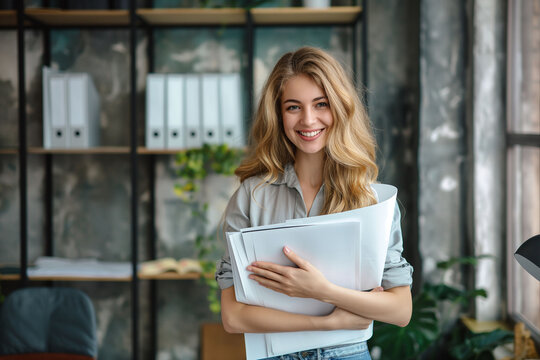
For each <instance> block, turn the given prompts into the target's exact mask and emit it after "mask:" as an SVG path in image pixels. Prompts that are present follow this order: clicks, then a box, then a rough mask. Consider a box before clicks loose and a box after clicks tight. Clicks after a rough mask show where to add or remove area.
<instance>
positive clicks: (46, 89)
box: [42, 66, 54, 149]
mask: <svg viewBox="0 0 540 360" xmlns="http://www.w3.org/2000/svg"><path fill="white" fill-rule="evenodd" d="M53 73H54V70H52V69H50V68H48V67H46V66H44V67H43V72H42V89H43V147H44V148H46V149H50V148H51V140H52V119H51V92H50V83H49V82H50V80H49V79H50V77H51V74H53Z"/></svg>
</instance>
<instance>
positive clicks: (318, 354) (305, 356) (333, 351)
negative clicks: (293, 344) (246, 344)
mask: <svg viewBox="0 0 540 360" xmlns="http://www.w3.org/2000/svg"><path fill="white" fill-rule="evenodd" d="M368 351H369V350H368V346H367V343H366V342H365V341H362V342H358V343H353V344H345V345H336V346H328V347H323V348H318V349H311V350H304V351H299V352H295V353H291V354H287V355H281V356H275V357H270V358H267V359H266V360H315V359H321V360H324V359H334V358H341V357H346V356H351V355H355V354H361V353H364V352H365V353H368ZM368 358H369V357H368Z"/></svg>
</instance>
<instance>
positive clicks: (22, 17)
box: [0, 0, 368, 360]
mask: <svg viewBox="0 0 540 360" xmlns="http://www.w3.org/2000/svg"><path fill="white" fill-rule="evenodd" d="M16 3H17V8H16V11H15V25H13V24H10V25H8V26H3V27H1V28H3V29H16V31H17V49H18V55H17V56H18V82H19V124H18V128H19V145H18V149H17V151H15V153H17V154H18V156H19V169H20V177H19V188H20V194H19V195H20V245H21V246H20V274H19V279H18V280H19V281H20V286H21V287H25V286H30V285H31V284H30V283H31V280H29V279H28V276H27V267H28V220H27V217H28V214H27V213H28V198H27V187H28V185H27V180H28V179H27V176H28V175H27V156H28V153H29V152H28V145H27V138H26V131H27V129H26V112H25V108H26V102H27V100H26V88H25V81H24V80H25V71H24V64H25V51H24V49H25V42H24V33H25V29H30V28H37V29H40V30H42V31H43V32H44V36H43V43H44V57H43V59H44V60H43V62H44V64H45V65H50V62H51V52H50V29H69V28H79V29H81V28H83V29H103V28H118V29H127V30H129V51H130V69H129V74H130V105H129V106H130V126H131V129H130V146H129V150H128V151H126V152H125V154H128V155H129V161H130V178H131V242H130V244H131V263H132V264H131V265H132V266H131V268H132V271H133V274H136V270H137V264H138V260H139V259H138V258H139V254H138V246H137V239H138V235H139V234H138V197H137V194H138V186H139V184H138V181H137V175H138V174H137V173H138V168H139V158H140V157H141V156H146V157H148V160H149V161H148V163H149V169H148V170H149V171H148V173H149V176H150V179H149V187H150V189H149V190H150V202H149V206H150V209H149V215H150V223H151V226H150V233H149V235H148V237H149V239H148V244H149V246H148V250H149V255H150V257H151V258H155V257H156V255H157V249H156V241H155V239H156V234H155V211H154V209H155V184H156V182H155V176H156V174H155V160H156V156H158V155H157V154H153V153H151V152H150V153H147V152H145V153H141V152H140V151H138V146H137V128H138V126H137V125H138V124H137V116H136V107H135V105H136V96H137V89H136V82H137V72H136V69H137V67H136V66H137V56H136V44H137V30H138V29H145V30H146V32H147V36H148V39H149V43H148V52H147V57H148V72H149V73H150V72H153V71H154V56H155V53H154V33H153V29H154V28H162V27H175V28H182V27H197V28H210V27H220V26H222V25H221V24H220V23H219V22H218V21H215V20H214V23H204V24H193V23H190V24H182V23H179V22H173V23H165V24H162V23H153V22H151V21H147V20H145V19H144V18H143V16H141V14H140V13H138V10H139V9H137V7H136V6H137V5H136V3H137V1H136V0H130V1H129V8H128V9H127V10H126V11H127V14H124V13H122V15H121V16H123V19H124V21H121V22H122V23H115V22H114V21H113V23H110V22H99V21H96V22H94V23H92V22H90V23H85V24H81V25H77V24H76V23H74V21H75V20H74V19H72V20H71V21H68V22H67V23H55V22H54V21H53V23H48V22H47V21H46V20H43V19H42V18H39V16H36V15H35V13H32V14H29V13H28V12H27V10H26V9H25V8H24V2H23V1H17V2H16ZM109 3H110V4H109V9H107V10H108V11H115V9H114V7H113V1H110V2H109ZM44 5H45V6H47V5H48V1H45V3H44ZM61 5H63V6H65V5H66V2H65V1H64V2H61ZM361 5H362V8H361V9H362V10H361V11H360V10H359V8H357V7H356V8H351V9H353V10H354V13H353V17H352V18H351V19H349V20H346V21H332V22H324V23H320V22H310V21H309V19H308V20H307V21H306V20H305V19H306V15H303V16H304V18H303V19H304V20H303V21H302V22H295V21H289V22H287V21H285V22H283V21H276V22H273V21H272V20H270V21H268V20H266V21H263V22H257V20H256V15H257V10H256V9H255V10H246V11H245V20H244V21H243V22H241V23H240V24H232V25H228V26H234V27H238V26H239V27H242V28H243V29H244V34H245V39H244V46H245V48H244V55H245V56H246V59H247V64H246V66H244V67H243V68H244V71H245V73H244V79H245V83H244V86H245V87H246V88H245V90H246V91H247V94H248V96H247V104H246V106H245V108H246V109H247V114H252V112H253V106H254V94H253V93H254V90H253V70H254V69H253V59H254V36H255V30H256V28H258V27H268V26H272V27H274V26H306V25H317V26H336V25H339V26H352V29H353V31H352V54H351V55H352V64H353V72H354V74H353V75H354V79H355V80H356V78H357V76H356V72H357V62H358V59H357V52H358V45H359V44H358V42H359V41H358V35H357V33H358V30H361V37H360V39H361V41H360V42H361V57H362V67H361V75H362V76H361V78H362V82H363V83H364V85H365V86H367V63H368V62H367V21H366V19H365V9H366V6H367V0H362V4H361ZM145 6H146V7H147V9H151V8H152V1H146V3H145ZM124 10H125V9H124ZM207 10H213V9H207ZM353 10H351V11H353ZM202 11H203V12H204V11H205V10H204V9H203V10H202ZM322 11H323V12H324V10H322ZM11 15H13V14H11ZM65 15H66V16H69V12H66V13H65ZM308 16H309V15H308ZM4 18H5V17H4ZM4 18H2V17H1V14H0V19H4ZM125 18H127V21H125ZM55 21H56V20H55ZM359 25H361V29H360V27H359ZM364 100H365V101H367V99H364ZM247 121H248V120H247V119H246V122H247ZM246 128H247V127H246ZM67 153H69V152H67ZM122 153H124V152H122ZM44 157H45V165H44V166H45V186H44V189H45V192H46V194H45V219H46V220H45V229H44V232H45V254H46V255H49V256H52V255H53V254H54V247H53V236H54V235H53V226H52V218H53V198H52V190H53V178H52V164H53V161H54V153H53V152H46V151H45V152H44ZM0 280H2V278H0ZM53 281H54V279H53V280H52V281H51V282H50V283H49V284H51V285H52V284H53ZM139 281H140V279H139V278H138V277H137V276H133V277H132V279H131V282H130V283H131V317H132V327H131V332H132V334H131V337H132V346H131V350H132V358H133V359H135V360H137V359H138V358H139V355H140V354H139V333H140V329H139V325H140V324H139ZM148 281H150V307H151V309H150V331H151V336H150V352H151V354H152V355H151V356H152V358H155V355H156V353H157V329H158V326H157V281H159V280H148Z"/></svg>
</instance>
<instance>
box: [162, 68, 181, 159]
mask: <svg viewBox="0 0 540 360" xmlns="http://www.w3.org/2000/svg"><path fill="white" fill-rule="evenodd" d="M166 123H167V124H166V129H167V135H166V137H167V138H166V141H165V142H166V144H167V147H168V148H170V149H180V148H183V147H185V128H184V76H183V75H176V74H175V75H167V121H166Z"/></svg>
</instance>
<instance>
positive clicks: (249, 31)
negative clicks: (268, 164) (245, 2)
mask: <svg viewBox="0 0 540 360" xmlns="http://www.w3.org/2000/svg"><path fill="white" fill-rule="evenodd" d="M253 37H254V29H253V16H252V14H251V10H250V9H248V10H247V11H246V55H247V62H248V63H247V74H246V88H247V91H248V103H247V112H248V116H247V119H248V120H247V121H248V122H249V121H251V118H252V116H253V106H254V104H253V97H254V96H253V56H254V49H253ZM246 125H249V124H246ZM245 128H246V129H247V128H248V126H246V127H245Z"/></svg>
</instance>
